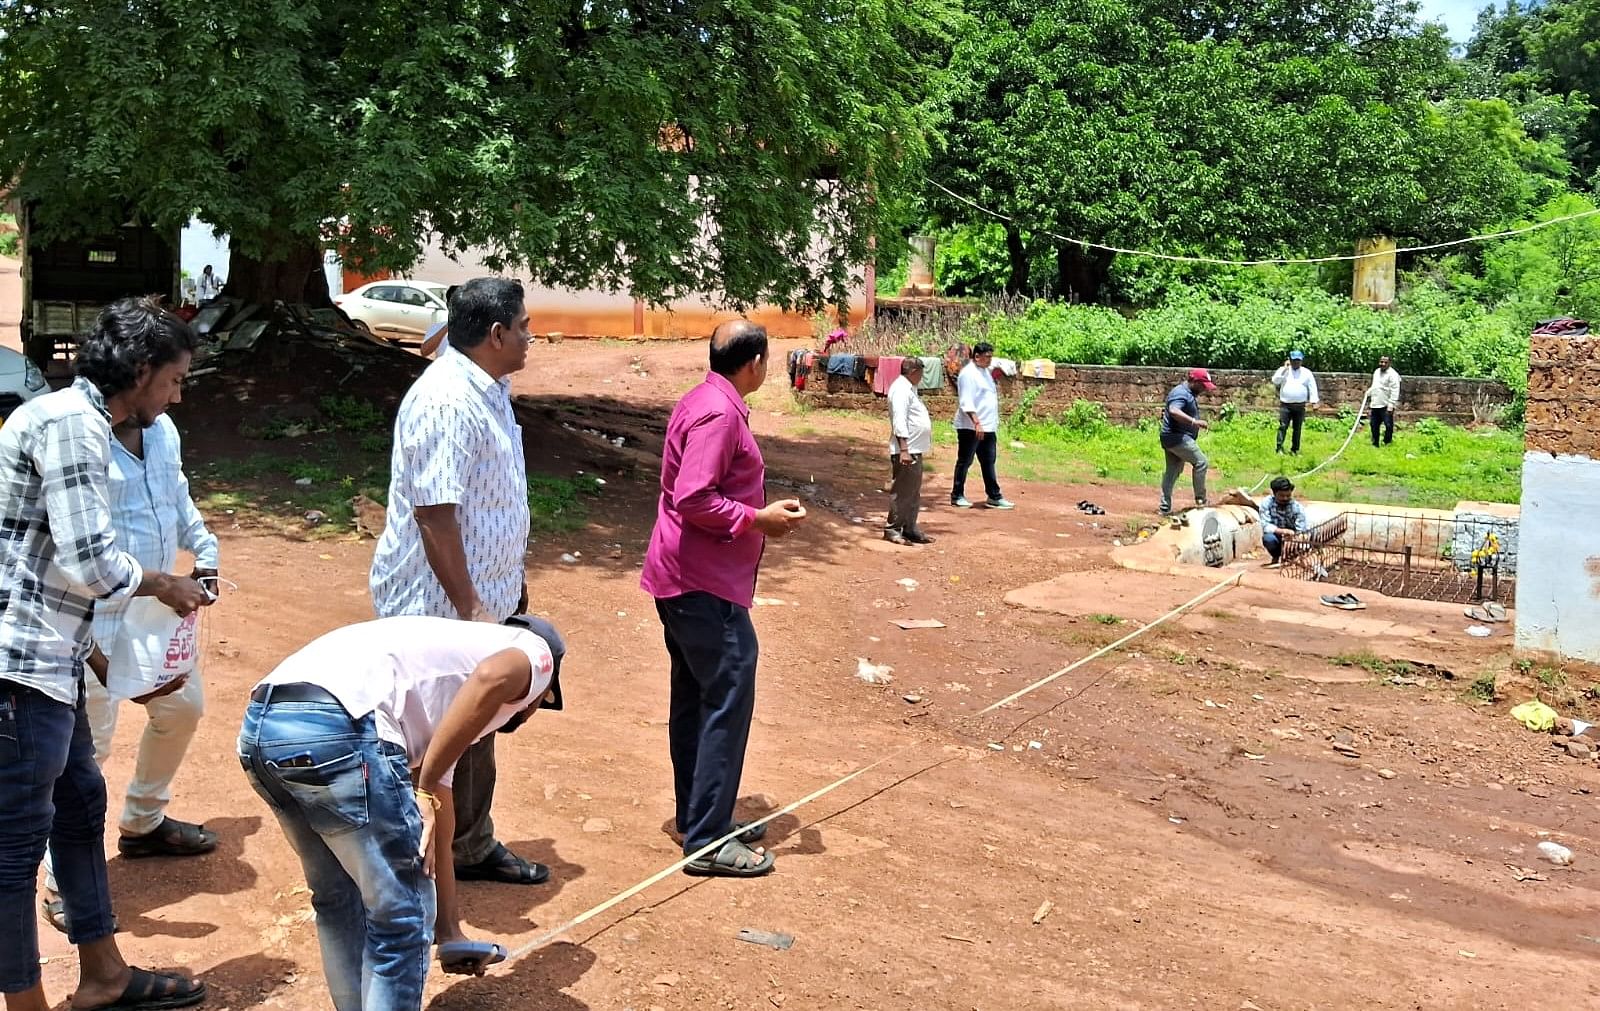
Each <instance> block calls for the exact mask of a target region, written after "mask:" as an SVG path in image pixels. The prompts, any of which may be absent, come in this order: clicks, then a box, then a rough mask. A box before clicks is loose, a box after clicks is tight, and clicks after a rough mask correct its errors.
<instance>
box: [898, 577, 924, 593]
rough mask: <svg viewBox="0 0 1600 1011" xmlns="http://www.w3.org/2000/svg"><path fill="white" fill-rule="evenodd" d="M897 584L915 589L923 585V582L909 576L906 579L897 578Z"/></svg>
mask: <svg viewBox="0 0 1600 1011" xmlns="http://www.w3.org/2000/svg"><path fill="white" fill-rule="evenodd" d="M895 585H896V586H903V587H905V588H906V589H908V590H915V589H916V588H917V587H919V586H921V585H922V584H921V583H919V582H917V581H916V580H915V579H912V578H911V577H909V576H907V577H906V578H905V579H896V580H895Z"/></svg>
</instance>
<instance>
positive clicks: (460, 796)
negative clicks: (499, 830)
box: [452, 734, 499, 867]
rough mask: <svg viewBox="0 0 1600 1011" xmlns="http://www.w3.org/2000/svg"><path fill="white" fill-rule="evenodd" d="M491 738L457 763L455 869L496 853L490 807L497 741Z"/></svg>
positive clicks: (479, 744) (473, 747)
mask: <svg viewBox="0 0 1600 1011" xmlns="http://www.w3.org/2000/svg"><path fill="white" fill-rule="evenodd" d="M498 736H499V735H498V734H489V735H487V736H486V737H484V739H483V740H481V741H479V742H478V743H477V744H474V745H473V746H472V747H470V748H468V749H467V750H466V752H465V753H464V754H463V755H462V756H461V761H459V762H457V763H456V774H455V787H454V792H455V801H456V838H455V845H454V846H453V847H452V848H453V849H454V851H455V858H456V866H457V867H464V866H466V865H468V864H476V863H482V862H483V861H485V860H487V859H489V854H491V853H493V852H494V846H495V838H494V819H493V818H491V817H489V806H490V805H491V804H492V803H493V802H494V778H495V770H494V739H495V738H496V737H498Z"/></svg>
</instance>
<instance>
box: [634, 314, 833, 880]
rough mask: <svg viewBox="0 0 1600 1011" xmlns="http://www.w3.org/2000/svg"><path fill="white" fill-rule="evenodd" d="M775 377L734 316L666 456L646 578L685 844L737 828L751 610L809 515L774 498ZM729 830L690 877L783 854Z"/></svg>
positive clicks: (757, 832)
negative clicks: (766, 447) (664, 671)
mask: <svg viewBox="0 0 1600 1011" xmlns="http://www.w3.org/2000/svg"><path fill="white" fill-rule="evenodd" d="M766 378H767V331H766V328H765V327H763V326H760V325H758V324H755V323H751V322H750V321H748V320H734V321H732V322H729V323H724V324H722V325H721V326H719V327H717V329H716V330H715V332H713V333H712V335H711V371H710V372H709V373H707V375H706V378H705V381H704V382H702V383H701V384H700V385H699V386H696V387H695V388H694V389H692V390H690V391H689V392H688V393H686V394H684V396H683V399H682V400H680V401H678V405H677V407H675V408H673V411H672V418H671V420H670V421H668V423H667V437H666V443H665V445H664V446H663V447H662V453H661V499H660V502H659V505H658V508H657V511H656V525H655V530H654V531H653V532H652V533H651V535H650V549H649V551H648V552H647V553H646V555H645V561H644V574H643V576H642V577H641V579H640V585H641V586H643V587H644V590H645V592H646V593H649V594H650V595H651V596H652V597H654V598H655V601H656V613H657V615H659V616H660V618H661V625H662V628H663V629H664V631H665V637H666V644H667V655H668V656H669V657H670V658H671V662H672V702H671V712H670V716H669V719H668V723H667V733H668V737H669V739H670V744H671V749H672V770H673V778H674V786H675V788H676V792H677V815H676V822H677V830H678V832H679V833H681V834H682V835H683V852H684V853H685V854H689V853H694V852H696V851H697V850H700V849H703V848H705V847H706V846H708V845H710V844H711V843H713V842H715V841H716V840H718V839H721V838H722V837H723V836H725V835H727V834H729V833H730V832H732V831H733V830H734V829H735V828H736V827H737V826H735V825H734V823H733V807H734V801H736V800H737V799H738V796H739V779H740V777H741V775H742V774H743V772H744V753H745V745H746V744H747V742H748V741H749V737H750V721H751V717H752V716H753V715H754V713H755V698H756V656H757V653H758V646H757V642H756V630H755V626H754V625H753V624H752V623H751V621H750V607H751V605H752V604H753V603H754V602H755V589H756V573H757V570H758V569H759V568H760V565H761V554H762V551H763V549H764V547H765V544H766V538H768V537H782V536H784V535H785V534H788V533H789V532H790V531H792V530H793V529H794V528H795V527H796V526H798V525H799V524H800V523H801V522H802V521H803V520H804V519H805V516H806V511H805V509H804V507H802V506H801V505H800V503H799V502H798V501H797V500H795V499H782V500H780V501H777V502H773V503H771V504H767V502H766V468H765V465H764V464H763V462H762V459H761V449H760V447H759V446H757V445H756V440H755V436H754V434H752V433H751V431H750V408H749V407H748V406H746V404H745V402H744V398H745V397H747V396H749V395H750V394H752V393H754V392H755V391H756V390H759V389H760V388H761V384H762V383H763V382H765V381H766ZM764 828H765V826H763V827H762V828H758V829H753V830H750V831H748V832H745V833H744V834H743V835H741V836H740V837H739V838H735V839H729V840H728V841H727V842H725V843H724V844H722V845H721V846H720V847H718V848H717V849H715V850H713V851H712V852H710V853H708V854H706V855H705V856H703V857H700V858H699V859H697V860H695V861H694V862H693V863H691V864H689V866H688V867H686V868H685V871H686V872H687V873H689V874H699V875H715V876H723V877H756V876H757V875H761V874H766V873H767V872H769V871H771V870H772V867H773V857H772V854H770V853H765V852H763V851H762V850H760V849H753V848H751V845H750V844H751V843H754V842H757V841H759V840H760V838H761V836H762V835H763V834H765V833H764Z"/></svg>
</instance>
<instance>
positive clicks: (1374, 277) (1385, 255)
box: [1350, 236, 1394, 306]
mask: <svg viewBox="0 0 1600 1011" xmlns="http://www.w3.org/2000/svg"><path fill="white" fill-rule="evenodd" d="M1356 253H1357V254H1362V253H1372V254H1375V255H1372V256H1362V257H1361V259H1359V260H1356V261H1355V284H1354V286H1353V290H1352V291H1351V293H1350V298H1351V300H1352V301H1354V302H1355V303H1356V304H1357V305H1373V306H1388V305H1393V304H1394V240H1393V239H1390V238H1385V237H1383V236H1379V237H1378V238H1375V239H1361V240H1359V241H1358V242H1357V243H1356Z"/></svg>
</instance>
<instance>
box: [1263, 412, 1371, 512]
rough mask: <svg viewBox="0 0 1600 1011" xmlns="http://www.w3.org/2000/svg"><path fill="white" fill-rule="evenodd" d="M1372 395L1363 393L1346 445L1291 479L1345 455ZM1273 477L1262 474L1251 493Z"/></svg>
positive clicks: (1309, 473) (1314, 470) (1317, 469)
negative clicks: (1362, 412)
mask: <svg viewBox="0 0 1600 1011" xmlns="http://www.w3.org/2000/svg"><path fill="white" fill-rule="evenodd" d="M1371 396H1372V391H1371V390H1370V389H1369V390H1367V392H1365V393H1363V394H1361V406H1360V407H1357V408H1356V420H1355V424H1353V425H1351V426H1350V434H1349V435H1346V436H1345V437H1344V445H1342V446H1340V447H1339V449H1338V451H1337V452H1335V453H1334V454H1333V455H1332V456H1330V457H1328V458H1327V459H1326V460H1324V461H1322V462H1321V463H1319V464H1317V465H1316V466H1315V467H1312V468H1311V469H1310V470H1308V471H1306V472H1305V473H1303V474H1294V475H1291V476H1290V478H1289V480H1291V481H1298V480H1300V479H1301V478H1305V477H1310V476H1311V475H1312V474H1315V473H1316V472H1317V471H1319V470H1321V469H1322V468H1324V467H1326V466H1327V465H1328V464H1330V463H1332V462H1333V461H1335V460H1337V459H1339V457H1341V456H1343V455H1344V451H1345V450H1347V449H1349V448H1350V443H1351V441H1352V440H1353V439H1355V437H1356V430H1357V429H1359V428H1360V427H1361V411H1362V410H1363V409H1364V408H1365V407H1366V406H1367V400H1368V398H1370V397H1371ZM1271 479H1272V475H1271V474H1270V473H1268V474H1263V475H1261V480H1259V481H1257V482H1256V483H1255V484H1253V485H1251V486H1250V493H1251V494H1255V492H1257V491H1259V490H1260V488H1261V486H1262V485H1264V484H1266V483H1267V482H1268V481H1270V480H1271Z"/></svg>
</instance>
